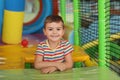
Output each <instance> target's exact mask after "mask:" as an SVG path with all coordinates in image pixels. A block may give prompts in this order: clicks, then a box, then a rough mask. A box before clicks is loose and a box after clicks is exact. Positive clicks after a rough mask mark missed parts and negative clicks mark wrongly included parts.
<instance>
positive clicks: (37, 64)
mask: <svg viewBox="0 0 120 80" xmlns="http://www.w3.org/2000/svg"><path fill="white" fill-rule="evenodd" d="M50 66H54V67H57V65H56V62H44V61H43V56H40V55H36V56H35V62H34V67H35V68H36V69H42V68H46V67H50Z"/></svg>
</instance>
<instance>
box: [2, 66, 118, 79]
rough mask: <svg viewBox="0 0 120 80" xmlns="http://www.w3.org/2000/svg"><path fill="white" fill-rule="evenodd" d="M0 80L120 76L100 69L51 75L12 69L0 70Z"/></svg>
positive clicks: (87, 68)
mask: <svg viewBox="0 0 120 80" xmlns="http://www.w3.org/2000/svg"><path fill="white" fill-rule="evenodd" d="M0 80H120V76H118V75H117V74H116V73H114V72H113V71H111V70H108V69H106V68H99V67H84V68H73V69H72V70H67V71H63V72H54V73H51V74H41V73H40V71H39V70H35V69H11V70H0Z"/></svg>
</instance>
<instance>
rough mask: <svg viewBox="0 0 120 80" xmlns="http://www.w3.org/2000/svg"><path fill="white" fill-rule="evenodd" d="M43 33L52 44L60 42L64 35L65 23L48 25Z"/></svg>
mask: <svg viewBox="0 0 120 80" xmlns="http://www.w3.org/2000/svg"><path fill="white" fill-rule="evenodd" d="M43 31H44V34H45V35H46V36H47V38H48V40H49V41H52V42H57V41H60V39H61V38H62V36H63V35H64V28H63V23H62V22H58V23H56V22H52V23H47V24H46V26H45V29H44V30H43Z"/></svg>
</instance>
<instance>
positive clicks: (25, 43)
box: [21, 39, 28, 47]
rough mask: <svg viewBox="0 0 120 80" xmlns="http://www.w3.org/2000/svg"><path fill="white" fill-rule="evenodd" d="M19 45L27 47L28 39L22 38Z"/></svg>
mask: <svg viewBox="0 0 120 80" xmlns="http://www.w3.org/2000/svg"><path fill="white" fill-rule="evenodd" d="M21 45H22V46H23V47H27V46H28V40H26V39H23V40H22V42H21Z"/></svg>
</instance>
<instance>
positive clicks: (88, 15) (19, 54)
mask: <svg viewBox="0 0 120 80" xmlns="http://www.w3.org/2000/svg"><path fill="white" fill-rule="evenodd" d="M29 1H33V2H30V3H29ZM118 3H120V1H119V0H113V1H110V0H50V1H48V0H0V39H1V42H0V69H2V70H6V69H26V68H27V69H28V68H29V69H31V68H32V69H33V63H34V53H35V50H36V47H37V43H38V42H39V41H42V40H44V39H45V38H46V37H45V36H44V35H43V33H42V28H43V26H44V25H43V22H44V19H45V18H46V16H48V15H50V14H55V15H61V16H62V18H63V20H64V21H65V26H66V29H67V31H66V32H67V33H66V35H65V38H66V39H68V41H69V42H70V43H71V44H73V46H74V52H73V53H72V57H73V61H74V67H75V68H80V67H83V70H85V68H84V67H88V69H86V70H92V69H93V66H98V67H105V68H106V67H107V69H109V70H112V71H114V72H115V73H117V74H118V75H119V74H120V50H119V49H120V23H119V21H120V4H118ZM116 4H117V5H116ZM26 5H27V6H26ZM35 5H36V6H35ZM31 7H32V8H31ZM34 8H35V9H34ZM35 10H36V12H35ZM33 14H35V17H34V18H32V19H31V20H29V21H28V22H24V19H25V16H27V18H31V16H33ZM28 15H29V16H28ZM27 18H26V19H27ZM72 20H73V21H72ZM24 41H25V42H24ZM90 67H92V69H89V68H90ZM78 73H79V72H78ZM98 74H99V73H98ZM0 77H1V76H0ZM86 80H88V79H86ZM95 80H97V79H95ZM101 80H102V79H101ZM104 80H105V79H104ZM109 80H110V79H109ZM116 80H117V79H116Z"/></svg>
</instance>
